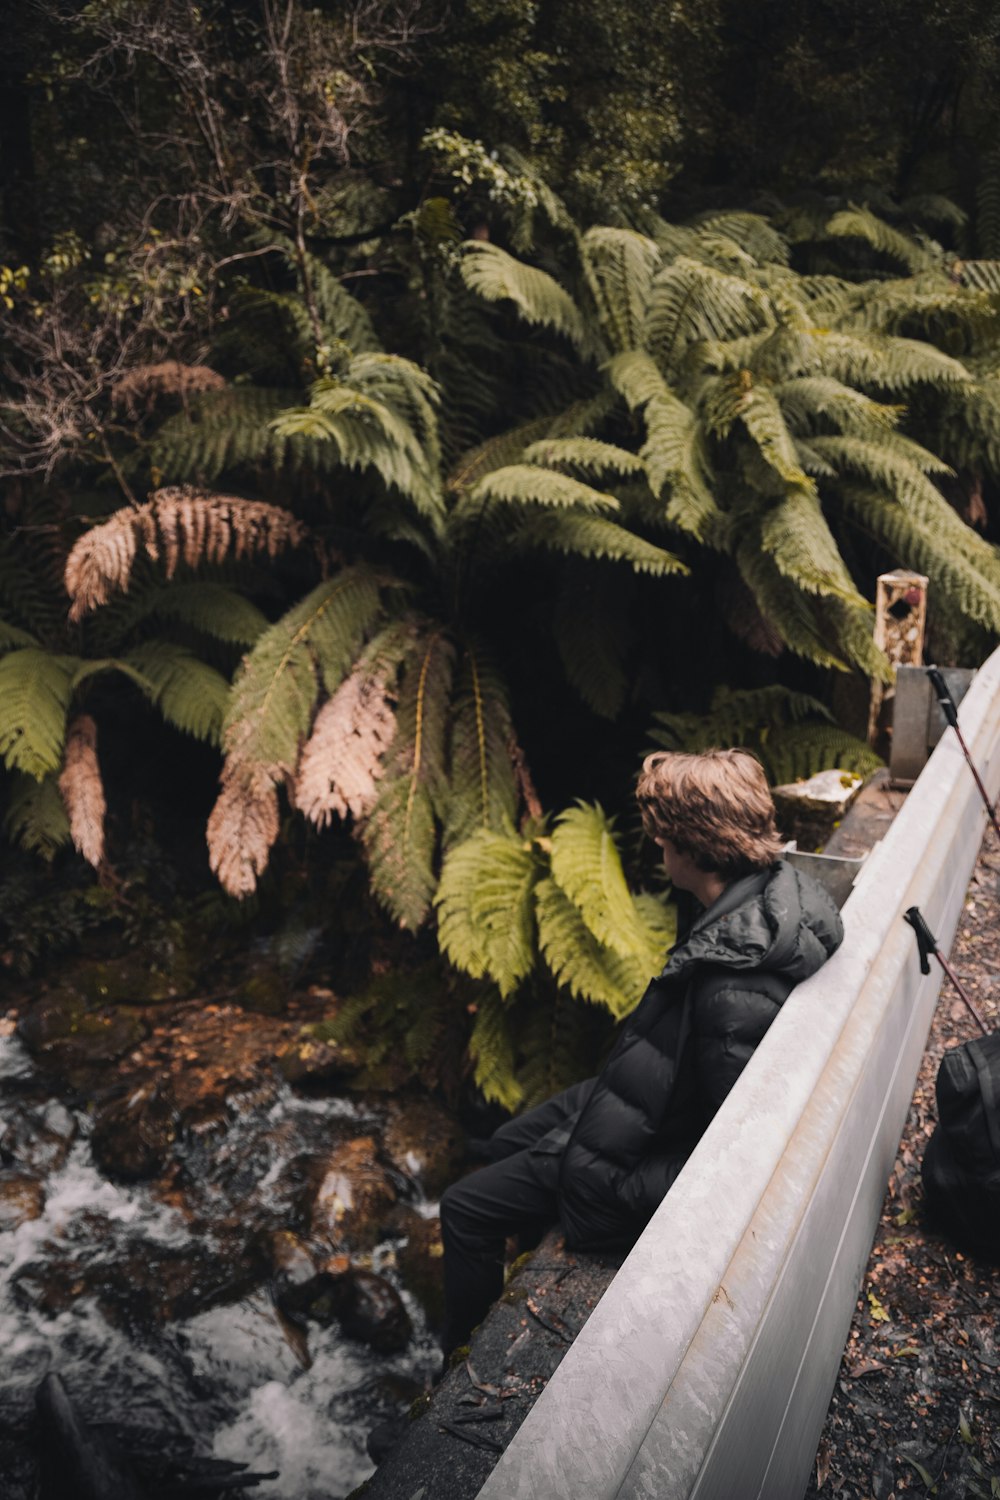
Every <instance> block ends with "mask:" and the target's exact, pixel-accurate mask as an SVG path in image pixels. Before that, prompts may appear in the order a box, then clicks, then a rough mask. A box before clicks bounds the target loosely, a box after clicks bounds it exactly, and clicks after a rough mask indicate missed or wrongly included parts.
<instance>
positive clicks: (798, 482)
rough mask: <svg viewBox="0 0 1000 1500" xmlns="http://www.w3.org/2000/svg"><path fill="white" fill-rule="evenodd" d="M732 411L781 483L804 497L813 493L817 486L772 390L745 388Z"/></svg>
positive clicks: (759, 386)
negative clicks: (802, 459)
mask: <svg viewBox="0 0 1000 1500" xmlns="http://www.w3.org/2000/svg"><path fill="white" fill-rule="evenodd" d="M735 411H736V415H737V416H738V417H739V420H740V421H741V422H742V424H743V426H744V427H745V428H746V430H747V432H748V433H749V435H750V437H751V438H752V439H753V441H754V443H755V444H756V446H757V449H758V452H759V453H760V456H761V458H763V460H764V462H765V463H766V464H767V465H768V466H769V467H770V468H772V469H773V470H774V472H775V473H776V474H777V475H778V476H779V478H780V479H781V480H782V481H783V483H784V484H785V485H786V486H787V487H788V488H789V489H790V490H792V491H798V492H801V494H802V495H803V497H808V496H815V493H816V486H815V485H814V484H813V481H812V480H811V479H810V477H809V475H808V474H806V473H805V471H804V470H803V469H802V467H801V465H800V464H799V461H798V454H797V453H796V451H795V441H794V439H793V437H792V434H791V433H790V432H789V430H788V425H787V423H786V422H785V417H784V413H783V412H782V410H781V407H780V405H779V404H778V401H777V399H776V397H775V395H774V393H773V391H772V390H770V389H768V387H767V386H763V385H756V384H754V385H751V386H750V388H749V389H745V388H744V389H743V390H742V394H741V395H740V396H739V398H738V401H737V403H736V407H735ZM722 435H725V432H724V430H723V433H722Z"/></svg>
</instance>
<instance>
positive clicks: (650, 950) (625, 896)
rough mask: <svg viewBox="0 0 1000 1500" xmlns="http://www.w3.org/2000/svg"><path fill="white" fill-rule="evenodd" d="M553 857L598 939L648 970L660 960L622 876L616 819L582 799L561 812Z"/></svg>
mask: <svg viewBox="0 0 1000 1500" xmlns="http://www.w3.org/2000/svg"><path fill="white" fill-rule="evenodd" d="M551 861H552V878H553V879H554V880H555V882H556V884H557V885H558V886H559V888H560V889H561V890H562V891H563V892H564V894H565V895H566V896H567V897H568V898H569V899H570V901H572V903H573V905H574V906H575V907H576V908H577V910H578V911H579V912H580V915H581V917H582V919H583V921H584V922H585V924H586V926H587V927H588V929H589V930H590V931H591V932H592V933H593V935H594V937H595V938H596V939H597V941H598V942H599V943H601V944H602V945H603V946H604V947H606V948H610V949H611V951H612V952H613V953H617V954H618V955H619V957H621V958H625V959H631V960H634V961H636V962H637V963H639V964H640V965H643V966H645V968H646V969H647V970H648V971H650V972H652V970H653V969H654V968H656V967H658V966H659V965H660V964H661V963H662V960H663V955H662V953H661V952H660V951H659V948H658V936H657V934H656V933H654V932H651V931H650V930H649V928H648V927H647V925H646V923H645V921H644V920H643V918H642V916H641V914H640V913H639V911H638V910H637V908H636V905H635V901H634V899H633V896H632V893H631V891H630V890H629V888H628V885H627V884H626V882H625V876H624V873H623V871H622V866H621V857H620V855H619V853H618V846H617V844H616V842H615V836H614V825H613V824H612V823H610V822H609V821H608V819H607V818H605V816H604V813H603V812H602V810H601V809H600V808H599V807H597V806H596V805H594V806H588V805H586V804H584V803H580V804H579V805H578V806H576V807H571V808H567V809H566V811H565V812H562V813H560V814H559V817H558V818H557V819H556V823H555V827H554V828H553V830H552V856H551Z"/></svg>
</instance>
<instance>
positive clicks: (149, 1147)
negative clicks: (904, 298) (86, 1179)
mask: <svg viewBox="0 0 1000 1500" xmlns="http://www.w3.org/2000/svg"><path fill="white" fill-rule="evenodd" d="M175 1136H176V1126H175V1123H174V1107H173V1101H172V1100H171V1099H170V1098H169V1097H168V1096H166V1095H165V1094H164V1093H163V1092H161V1090H160V1089H159V1088H158V1087H157V1086H156V1085H155V1084H145V1085H143V1086H142V1087H141V1088H137V1089H135V1090H134V1091H133V1092H132V1093H131V1094H129V1095H128V1096H127V1097H126V1098H124V1099H121V1098H119V1099H113V1100H111V1101H110V1102H108V1103H104V1104H101V1105H99V1106H98V1109H97V1113H96V1116H95V1119H94V1129H93V1133H92V1135H91V1138H90V1148H91V1151H92V1153H93V1157H94V1161H95V1162H96V1164H97V1166H98V1167H99V1168H100V1170H101V1171H102V1172H104V1173H105V1174H106V1175H107V1176H108V1177H112V1178H117V1179H118V1180H119V1181H122V1182H141V1181H142V1180H143V1179H144V1178H147V1177H155V1176H156V1174H157V1173H158V1172H161V1171H162V1170H163V1169H164V1167H165V1166H166V1164H167V1161H168V1159H169V1157H170V1153H171V1148H172V1147H173V1144H174V1139H175Z"/></svg>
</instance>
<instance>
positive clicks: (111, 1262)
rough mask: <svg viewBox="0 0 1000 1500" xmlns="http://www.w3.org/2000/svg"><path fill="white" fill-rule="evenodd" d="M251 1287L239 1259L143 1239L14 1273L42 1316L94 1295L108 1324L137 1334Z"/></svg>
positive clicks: (27, 1301)
mask: <svg viewBox="0 0 1000 1500" xmlns="http://www.w3.org/2000/svg"><path fill="white" fill-rule="evenodd" d="M108 1235H109V1239H110V1238H111V1235H112V1231H111V1228H110V1226H109V1231H108ZM253 1285H254V1278H253V1275H252V1272H251V1269H250V1267H249V1266H247V1265H246V1264H244V1263H242V1262H240V1261H238V1260H236V1261H233V1260H229V1259H228V1258H223V1257H220V1256H214V1257H212V1258H208V1257H207V1256H196V1255H194V1254H193V1253H192V1252H190V1251H185V1250H174V1249H172V1248H170V1247H167V1246H162V1245H155V1244H150V1243H149V1242H143V1243H142V1244H140V1245H137V1246H133V1247H131V1248H130V1250H129V1251H128V1252H127V1253H123V1254H122V1255H119V1256H114V1257H112V1258H109V1259H108V1260H103V1261H99V1262H92V1263H90V1264H82V1263H81V1262H80V1261H78V1260H73V1259H71V1258H68V1257H57V1258H53V1259H50V1260H46V1261H44V1262H43V1261H38V1262H32V1263H31V1264H29V1265H26V1266H23V1267H22V1268H21V1269H20V1270H19V1271H18V1272H17V1274H16V1276H15V1279H14V1283H13V1290H14V1295H15V1297H16V1298H17V1300H18V1302H20V1303H21V1305H22V1306H26V1307H32V1308H34V1309H35V1310H36V1311H38V1312H40V1313H42V1314H44V1315H45V1316H46V1317H55V1316H57V1315H58V1314H59V1313H61V1312H65V1311H66V1310H67V1309H68V1308H69V1307H71V1306H72V1305H73V1303H74V1302H76V1301H77V1300H78V1299H79V1298H81V1297H88V1298H91V1297H92V1298H94V1299H95V1301H96V1302H97V1304H98V1306H99V1307H100V1309H101V1312H102V1313H103V1315H104V1316H105V1318H107V1320H108V1322H109V1323H112V1324H114V1325H115V1327H117V1328H121V1329H123V1330H125V1331H127V1332H139V1331H145V1330H147V1329H150V1328H153V1327H157V1326H160V1325H162V1324H164V1323H168V1322H173V1321H174V1320H176V1319H182V1318H189V1317H192V1316H193V1315H194V1314H195V1313H198V1312H202V1311H204V1310H205V1309H206V1308H208V1307H212V1306H215V1305H217V1304H218V1303H222V1302H232V1301H235V1300H236V1299H237V1298H239V1297H242V1296H246V1295H247V1294H248V1293H249V1292H250V1291H252V1289H253Z"/></svg>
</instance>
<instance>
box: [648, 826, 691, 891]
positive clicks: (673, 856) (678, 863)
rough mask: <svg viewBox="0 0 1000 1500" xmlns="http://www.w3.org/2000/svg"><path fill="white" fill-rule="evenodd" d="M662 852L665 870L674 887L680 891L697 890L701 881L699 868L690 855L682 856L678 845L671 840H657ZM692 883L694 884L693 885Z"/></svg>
mask: <svg viewBox="0 0 1000 1500" xmlns="http://www.w3.org/2000/svg"><path fill="white" fill-rule="evenodd" d="M656 842H657V844H658V845H659V847H660V852H661V854H662V855H663V868H664V869H665V870H666V872H667V879H668V880H669V881H670V884H671V885H672V886H675V887H676V889H677V890H679V891H691V890H694V889H696V887H697V884H698V879H699V874H700V872H699V870H698V866H697V865H696V864H695V862H694V860H693V859H692V858H691V856H690V854H682V853H681V851H680V850H679V849H678V847H677V845H676V844H675V843H673V842H672V840H670V839H662V838H661V839H657V840H656ZM692 881H693V882H694V884H692Z"/></svg>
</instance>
